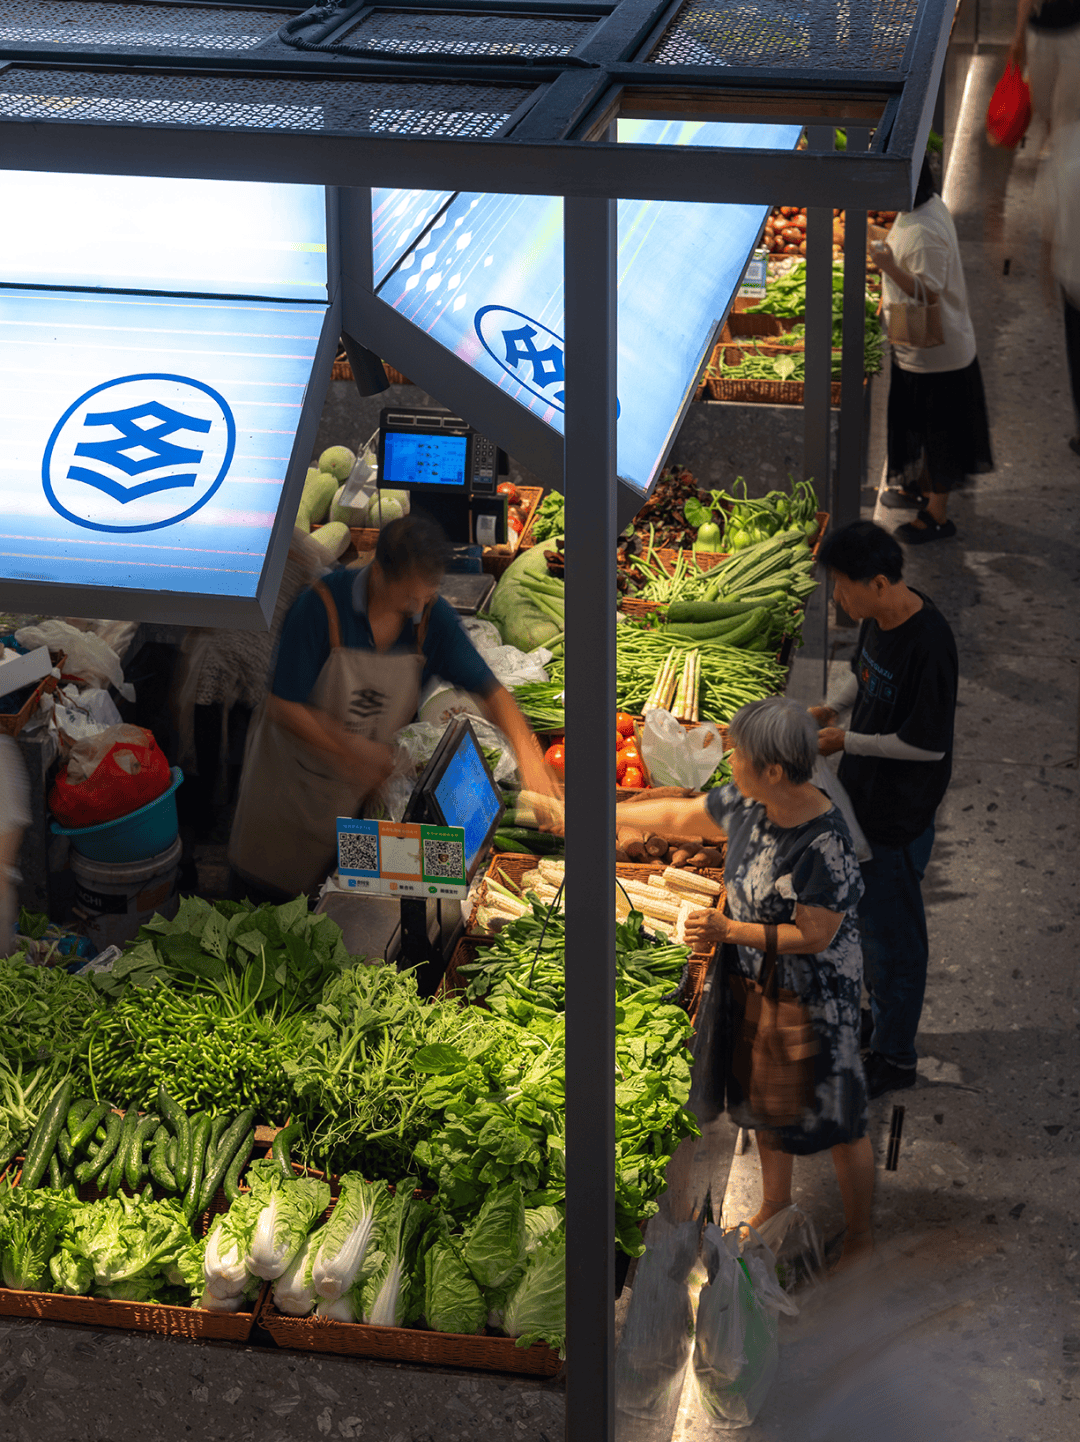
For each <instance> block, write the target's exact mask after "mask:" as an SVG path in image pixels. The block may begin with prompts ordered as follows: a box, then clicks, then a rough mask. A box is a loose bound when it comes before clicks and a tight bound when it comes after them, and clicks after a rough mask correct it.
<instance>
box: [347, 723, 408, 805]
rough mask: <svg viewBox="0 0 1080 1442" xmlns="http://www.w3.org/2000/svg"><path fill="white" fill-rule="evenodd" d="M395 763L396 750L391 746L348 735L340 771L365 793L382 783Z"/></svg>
mask: <svg viewBox="0 0 1080 1442" xmlns="http://www.w3.org/2000/svg"><path fill="white" fill-rule="evenodd" d="M396 764H397V752H396V751H395V749H394V747H393V746H386V745H384V744H383V743H382V742H381V741H367V740H365V739H364V737H362V736H350V737H349V738H348V741H347V743H346V748H345V754H344V756H343V757H342V761H341V771H342V774H343V775H344V776H345V778H346V779H347V780H348V781H352V782H355V783H356V785H357V787H358V788H359V789H360V790H362V791H363V792H364V794H365V795H366V794H367V793H368V792H370V791H374V790H375V789H376V788H377V787H379V786H381V785H382V784H383V782H384V781H385V780H386V779H387V778H388V777H389V776H390V774H391V773H392V771H393V770H394V767H395V765H396Z"/></svg>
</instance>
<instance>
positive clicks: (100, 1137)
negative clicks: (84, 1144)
mask: <svg viewBox="0 0 1080 1442" xmlns="http://www.w3.org/2000/svg"><path fill="white" fill-rule="evenodd" d="M110 1110H111V1109H110ZM107 1136H108V1132H107V1131H106V1130H105V1124H104V1123H103V1122H102V1123H99V1124H98V1125H97V1126H96V1127H95V1128H94V1141H96V1142H97V1144H98V1146H99V1147H100V1146H101V1144H102V1142H103V1141H104V1140H105V1138H106V1137H107Z"/></svg>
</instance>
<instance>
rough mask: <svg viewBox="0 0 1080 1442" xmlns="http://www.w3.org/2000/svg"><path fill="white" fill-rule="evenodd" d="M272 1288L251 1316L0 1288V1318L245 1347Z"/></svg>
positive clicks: (252, 1310)
mask: <svg viewBox="0 0 1080 1442" xmlns="http://www.w3.org/2000/svg"><path fill="white" fill-rule="evenodd" d="M269 1290H270V1288H269V1284H267V1285H266V1286H264V1287H263V1288H262V1291H261V1293H260V1295H259V1297H258V1299H257V1300H256V1302H255V1305H254V1306H253V1307H252V1309H251V1311H250V1312H207V1311H204V1310H203V1309H202V1308H201V1307H170V1306H166V1305H165V1304H163V1303H156V1302H111V1301H109V1300H108V1298H106V1297H68V1296H64V1295H63V1294H61V1293H57V1292H14V1291H10V1290H9V1289H8V1288H6V1287H0V1316H3V1317H27V1318H30V1319H32V1320H34V1321H38V1322H74V1323H76V1324H77V1325H79V1326H83V1327H110V1328H118V1329H120V1330H122V1331H126V1332H156V1333H157V1334H158V1335H159V1336H162V1337H187V1338H189V1339H190V1340H191V1341H193V1342H207V1341H218V1342H246V1341H247V1340H248V1338H249V1337H250V1336H251V1329H252V1327H253V1326H254V1325H255V1318H256V1316H257V1314H258V1312H259V1308H260V1307H261V1306H262V1305H263V1304H264V1302H265V1300H266V1294H267V1293H268V1292H269Z"/></svg>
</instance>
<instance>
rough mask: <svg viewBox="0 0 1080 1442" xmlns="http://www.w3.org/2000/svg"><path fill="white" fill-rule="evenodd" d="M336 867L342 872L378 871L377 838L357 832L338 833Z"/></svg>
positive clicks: (374, 872)
mask: <svg viewBox="0 0 1080 1442" xmlns="http://www.w3.org/2000/svg"><path fill="white" fill-rule="evenodd" d="M338 865H339V866H340V867H341V869H342V870H343V871H369V872H372V873H373V874H375V875H377V874H378V871H379V838H378V836H377V835H376V836H372V835H370V834H365V833H364V832H359V831H340V832H339V833H338Z"/></svg>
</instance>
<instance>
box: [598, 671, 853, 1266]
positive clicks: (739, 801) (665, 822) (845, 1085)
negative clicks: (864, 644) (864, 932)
mask: <svg viewBox="0 0 1080 1442" xmlns="http://www.w3.org/2000/svg"><path fill="white" fill-rule="evenodd" d="M729 736H730V740H731V743H732V745H733V747H734V750H733V751H732V755H731V776H732V781H731V784H730V785H728V786H723V787H720V788H718V789H717V790H715V791H709V792H707V793H705V794H704V795H702V796H700V797H693V798H690V799H688V800H685V801H684V800H658V801H652V802H650V801H647V800H646V801H638V802H635V803H634V804H633V806H632V808H631V809H629V810H628V811H627V812H626V814H625V816H620V818H619V819H620V821H621V820H625V821H626V822H627V824H629V825H640V826H644V827H646V828H648V829H649V830H652V831H655V832H659V833H660V834H661V835H663V834H668V835H676V834H678V835H693V836H697V835H701V836H704V837H717V838H719V837H721V836H725V837H726V838H727V856H726V861H725V866H724V880H725V884H726V890H727V901H728V907H727V909H728V911H729V912H730V916H728V915H724V914H722V913H721V912H718V911H699V912H696V913H695V914H694V915H693V916H691V917H690V918H689V920H688V922H687V925H686V933H687V940H688V941H689V942H691V943H692V944H693V945H694V946H695V948H696V949H697V950H699V951H703V950H709V949H711V948H712V947H715V946H718V945H719V944H720V943H722V942H729V943H731V944H732V945H733V947H734V949H735V955H737V958H738V959H737V962H734V963H733V964H735V965H736V966H737V967H738V969H739V971H740V972H741V973H742V974H743V975H745V976H750V977H755V978H756V977H758V976H759V974H760V970H761V965H762V960H763V956H764V951H765V946H766V937H765V926H766V925H768V924H773V925H775V926H776V927H777V951H778V955H779V960H778V967H779V983H780V985H781V986H782V987H787V988H789V989H790V990H791V991H793V992H795V993H796V994H797V995H798V997H799V998H800V1000H801V1001H802V1002H803V1004H804V1005H805V1006H806V1008H807V1011H808V1013H809V1017H810V1021H811V1023H812V1025H813V1028H814V1032H815V1035H816V1038H817V1042H818V1052H817V1056H816V1058H815V1063H814V1066H815V1070H814V1093H813V1097H812V1100H811V1101H810V1103H809V1105H808V1106H807V1107H806V1109H805V1111H804V1114H803V1116H802V1118H801V1119H800V1121H799V1122H798V1123H797V1124H795V1125H793V1126H785V1127H780V1128H776V1129H774V1130H766V1129H764V1128H761V1127H759V1126H758V1125H757V1122H756V1120H755V1118H754V1116H753V1115H752V1114H751V1113H750V1111H749V1109H748V1107H747V1105H746V1104H745V1103H736V1104H735V1105H733V1106H732V1109H731V1114H732V1117H733V1119H734V1120H735V1121H736V1122H738V1123H739V1125H741V1126H747V1127H753V1128H754V1129H755V1131H756V1132H757V1139H758V1149H759V1153H760V1156H761V1174H762V1201H761V1207H760V1208H759V1210H758V1212H757V1214H756V1216H754V1217H753V1218H752V1219H751V1221H752V1223H753V1225H755V1226H760V1225H761V1223H762V1222H765V1221H767V1220H768V1218H769V1217H771V1216H773V1215H775V1213H777V1212H779V1211H782V1210H783V1208H784V1207H786V1206H789V1205H790V1204H791V1177H792V1165H793V1157H794V1156H796V1155H800V1156H805V1155H809V1154H811V1153H813V1152H820V1151H825V1150H826V1149H831V1151H832V1157H833V1164H834V1166H835V1168H836V1177H837V1181H838V1182H839V1185H840V1193H841V1197H842V1199H843V1204H844V1217H845V1220H846V1222H847V1232H846V1234H845V1239H844V1250H843V1253H842V1256H841V1258H840V1262H839V1264H838V1267H847V1266H849V1265H851V1264H852V1263H853V1262H855V1261H856V1260H858V1259H860V1258H862V1257H863V1256H865V1255H866V1254H868V1253H869V1252H870V1251H871V1250H872V1248H873V1238H872V1235H871V1230H870V1202H871V1196H872V1192H873V1182H874V1158H873V1152H872V1149H871V1146H870V1139H869V1137H868V1136H867V1109H866V1102H867V1098H866V1081H865V1078H864V1076H863V1069H862V1062H861V1060H860V1057H859V998H860V987H861V983H862V951H861V948H860V945H859V932H858V923H857V920H856V907H857V905H858V901H859V897H860V896H861V895H862V880H861V877H860V874H859V863H858V861H857V860H856V856H855V847H854V844H853V842H852V840H851V834H850V832H849V831H848V827H847V823H846V822H845V821H844V818H843V817H842V816H841V814H840V812H839V811H838V810H837V808H836V807H835V806H834V805H833V803H832V802H831V801H830V800H829V798H828V797H827V796H826V795H825V794H824V793H823V792H821V791H819V790H818V789H817V787H816V786H814V785H813V783H812V782H811V779H810V778H811V775H812V773H813V770H814V762H815V760H816V759H817V751H818V734H817V727H816V726H815V724H814V722H813V720H812V719H811V718H810V716H809V715H808V714H807V712H806V711H805V709H804V708H803V707H801V706H797V705H796V704H795V703H794V702H793V701H788V700H786V699H785V698H784V697H780V696H773V697H770V698H768V699H767V700H764V701H753V702H751V703H750V705H748V706H744V707H743V708H742V710H741V711H739V712H738V713H737V714H736V715H735V717H734V718H733V719H732V722H731V725H730V728H729Z"/></svg>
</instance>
